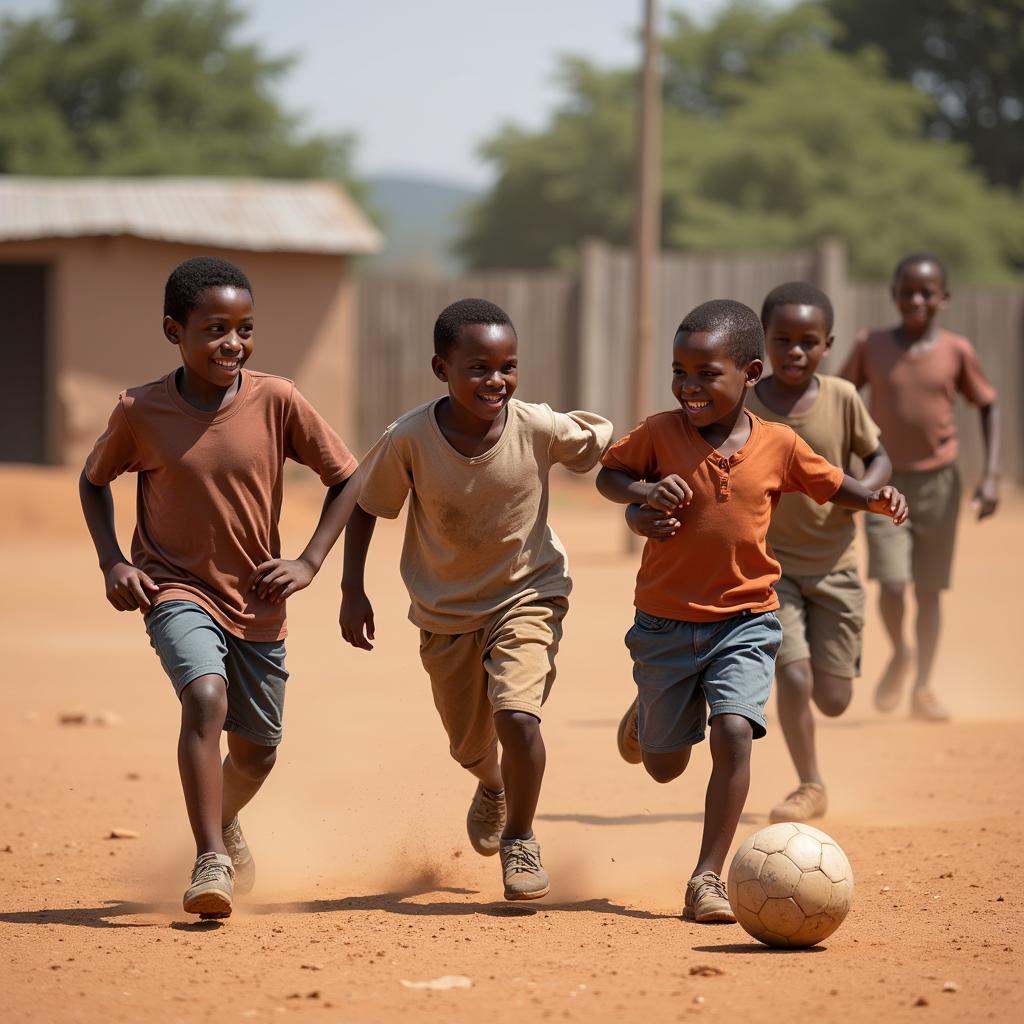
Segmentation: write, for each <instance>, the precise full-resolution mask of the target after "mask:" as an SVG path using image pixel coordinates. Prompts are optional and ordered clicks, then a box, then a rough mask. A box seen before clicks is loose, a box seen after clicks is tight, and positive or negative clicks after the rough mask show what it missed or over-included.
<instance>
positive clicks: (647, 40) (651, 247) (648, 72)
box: [631, 0, 661, 426]
mask: <svg viewBox="0 0 1024 1024" xmlns="http://www.w3.org/2000/svg"><path fill="white" fill-rule="evenodd" d="M657 17H658V13H657V2H656V0H644V37H643V38H644V57H643V70H642V72H641V75H640V113H639V118H638V124H637V129H638V130H637V152H636V184H635V189H634V207H633V364H634V366H635V367H636V372H635V376H634V378H633V408H632V413H633V424H631V426H632V425H635V424H637V423H639V422H640V420H642V419H643V417H644V416H645V415H646V414H647V413H648V411H649V407H648V402H649V400H650V382H651V372H652V349H653V341H654V325H653V314H654V302H655V289H654V277H655V274H656V272H657V267H656V260H657V257H658V251H659V249H660V247H661V76H660V74H659V68H658V58H659V54H658V26H657Z"/></svg>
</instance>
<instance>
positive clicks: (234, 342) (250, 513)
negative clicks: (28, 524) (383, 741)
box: [79, 257, 356, 917]
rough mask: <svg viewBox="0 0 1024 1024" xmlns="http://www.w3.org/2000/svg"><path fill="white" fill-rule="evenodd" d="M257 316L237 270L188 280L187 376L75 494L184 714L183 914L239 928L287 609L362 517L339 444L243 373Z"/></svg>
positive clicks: (145, 409)
mask: <svg viewBox="0 0 1024 1024" xmlns="http://www.w3.org/2000/svg"><path fill="white" fill-rule="evenodd" d="M254 315H255V314H254V308H253V297H252V287H251V286H250V284H249V280H248V278H247V277H246V276H245V275H244V274H243V273H242V271H241V270H239V269H238V267H236V266H234V265H233V264H231V263H228V262H226V261H225V260H221V259H216V258H213V257H196V258H194V259H190V260H186V261H185V262H184V263H182V264H181V265H180V266H178V267H176V268H175V270H174V271H173V273H172V274H171V275H170V277H169V278H168V280H167V285H166V289H165V295H164V320H163V331H164V335H165V337H166V338H167V340H168V341H170V342H172V343H173V344H174V345H175V346H176V347H177V349H178V353H179V355H180V358H181V361H182V365H181V366H180V367H179V368H178V369H177V370H173V371H171V372H170V373H168V374H167V375H166V376H164V377H161V378H160V379H159V380H156V381H153V382H152V383H150V384H143V385H142V386H141V387H135V388H129V389H128V390H127V391H124V392H122V393H121V395H120V397H119V398H118V402H117V405H116V406H115V407H114V411H113V412H112V413H111V415H110V423H109V425H108V427H107V429H106V431H105V432H104V434H103V435H102V436H101V437H100V438H99V440H97V442H96V445H95V447H94V448H93V450H92V453H91V454H90V456H89V459H88V461H87V462H86V465H85V469H84V471H83V473H82V478H81V482H80V485H79V490H80V494H81V499H82V509H83V511H84V513H85V519H86V522H87V524H88V526H89V532H90V534H91V535H92V539H93V542H94V544H95V545H96V553H97V555H98V557H99V562H100V568H101V570H102V571H103V575H104V580H105V584H106V591H107V600H108V601H110V603H111V604H112V605H113V606H114V607H115V608H116V609H118V610H119V611H141V612H142V614H143V621H144V623H145V626H146V632H147V633H148V634H149V640H150V644H151V645H152V647H153V649H154V651H155V652H156V653H157V655H158V656H159V658H160V661H161V663H162V665H163V667H164V670H165V671H166V672H167V675H168V676H169V677H170V680H171V683H172V685H173V686H174V691H175V694H176V695H177V697H178V699H179V701H180V702H181V733H180V737H179V740H178V769H179V772H180V774H181V785H182V790H183V792H184V796H185V807H186V809H187V811H188V817H189V822H190V823H191V825H192V832H193V835H194V836H195V841H196V861H195V865H194V867H193V870H192V884H191V885H190V886H189V888H188V889H187V891H186V892H185V896H184V899H183V906H184V909H185V910H186V911H187V912H189V913H193V914H200V915H204V916H208V917H226V916H227V915H229V914H230V913H231V909H232V905H233V899H234V896H235V895H239V894H242V893H245V892H247V891H248V890H249V889H251V888H252V885H253V881H254V877H255V867H254V864H253V858H252V855H251V853H250V852H249V847H248V845H247V844H246V841H245V837H244V836H243V835H242V830H241V828H240V826H239V824H238V812H239V811H240V810H241V809H242V808H243V807H244V806H245V805H246V804H247V803H248V802H249V801H250V800H251V799H252V798H253V797H254V796H255V795H256V792H257V791H258V790H259V788H260V786H262V784H263V782H264V780H265V779H266V778H267V775H268V774H269V772H270V770H271V768H272V767H273V765H274V761H275V758H276V753H277V746H278V744H279V743H280V742H281V736H282V716H283V712H284V695H285V684H286V682H287V679H288V672H287V671H286V669H285V649H284V637H285V600H286V599H287V598H289V597H291V596H292V595H293V594H295V593H297V592H298V591H300V590H302V589H303V588H304V587H307V586H309V584H310V582H311V581H312V579H313V577H314V576H315V575H316V573H317V572H318V571H319V569H320V566H321V565H322V564H323V560H324V558H325V557H326V556H327V553H328V552H329V551H330V550H331V547H332V545H333V544H334V542H335V541H336V540H337V538H338V535H339V534H340V533H341V531H342V529H343V528H344V526H345V523H346V521H347V520H348V517H349V514H350V513H351V511H352V507H353V505H354V504H355V489H354V487H353V486H352V485H349V484H348V481H349V480H350V479H351V477H352V474H353V473H354V472H355V469H356V460H355V459H354V458H353V456H352V454H351V452H349V450H348V449H347V448H346V447H345V445H344V444H343V443H342V441H341V439H340V438H339V437H338V435H337V434H335V432H334V431H333V430H332V429H331V427H330V426H329V425H328V424H327V423H326V422H325V421H324V420H323V419H322V418H321V417H320V416H319V415H318V413H317V412H316V410H315V409H313V407H312V406H311V405H310V404H309V402H307V401H306V399H305V398H303V397H302V395H301V394H300V393H299V392H298V390H297V389H296V387H295V385H294V384H293V383H292V382H291V381H290V380H286V379H285V378H283V377H275V376H272V375H271V374H266V373H257V372H253V371H251V370H248V369H246V368H245V364H246V362H247V361H248V359H249V357H250V356H251V355H252V352H253V338H254V333H255V330H254ZM285 459H292V460H293V461H295V462H298V463H300V464H302V465H305V466H309V467H310V469H312V470H313V471H314V472H316V474H317V475H318V476H319V477H320V480H321V481H322V483H323V484H324V486H325V487H326V488H327V494H326V497H325V499H324V505H323V512H322V514H321V516H320V521H319V523H318V524H317V527H316V529H315V531H314V533H313V536H312V537H311V539H310V541H309V543H308V544H307V545H306V547H305V550H304V551H303V552H302V554H300V555H299V557H298V558H295V559H287V558H282V557H281V538H280V534H279V531H278V519H279V517H280V513H281V498H282V490H283V483H284V462H285ZM122 473H135V474H136V475H137V477H138V494H139V497H138V504H137V516H136V518H137V522H136V527H135V536H134V538H133V540H132V553H131V560H130V561H129V559H128V558H127V557H125V555H124V554H123V552H122V551H121V548H120V545H119V544H118V540H117V534H116V532H115V530H114V506H113V500H112V498H111V493H110V483H111V481H112V480H114V479H115V478H116V477H118V476H120V475H121V474H122ZM222 731H225V732H227V734H228V739H227V747H228V752H227V756H226V757H225V758H224V762H223V765H222V764H221V759H220V737H221V732H222Z"/></svg>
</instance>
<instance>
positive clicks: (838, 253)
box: [357, 241, 1024, 483]
mask: <svg viewBox="0 0 1024 1024" xmlns="http://www.w3.org/2000/svg"><path fill="white" fill-rule="evenodd" d="M792 280H811V281H814V282H816V283H817V284H818V285H819V286H820V287H822V288H823V289H824V290H825V291H826V292H827V293H828V294H829V296H830V297H831V299H832V302H833V304H834V306H835V310H836V329H835V333H836V345H835V350H834V352H833V353H832V354H831V355H830V357H829V362H828V364H826V369H831V370H832V371H837V370H838V368H839V367H840V366H841V365H842V362H843V361H844V359H845V357H846V354H847V352H848V351H849V348H850V346H851V345H852V343H853V338H854V336H855V333H856V331H857V330H858V329H859V328H861V327H863V326H866V325H872V326H877V325H884V324H889V323H892V322H893V320H894V315H895V314H894V310H893V305H892V300H891V298H890V295H889V287H888V285H887V284H864V283H859V282H852V281H851V280H850V279H849V276H848V274H847V269H846V258H845V252H844V250H843V247H842V246H841V245H839V244H837V243H832V242H827V243H824V244H822V245H820V246H818V247H817V248H815V249H813V250H811V249H806V250H797V251H789V252H769V253H760V254H755V255H742V256H734V255H718V256H716V255H707V254H701V255H692V254H682V253H669V252H666V253H663V254H662V256H661V259H660V261H659V264H658V273H657V277H656V287H657V299H656V310H655V317H654V334H655V352H654V359H653V367H652V375H651V379H650V380H649V381H648V382H647V389H646V401H645V406H646V409H645V412H651V411H654V410H656V409H659V408H669V407H670V404H671V401H672V399H671V395H670V393H669V374H668V372H667V367H668V365H669V362H670V358H671V356H670V350H671V344H672V337H673V335H674V333H675V328H676V325H677V324H678V323H679V320H680V319H681V318H682V317H683V316H684V315H685V313H686V312H687V311H688V310H690V309H692V308H693V307H694V306H696V305H698V304H699V303H700V302H703V301H705V300H707V299H711V298H723V297H728V298H735V299H739V300H740V301H741V302H746V303H747V304H748V305H750V306H752V307H753V308H754V309H760V305H761V301H762V300H763V298H764V295H765V293H766V292H767V291H769V289H771V288H772V287H774V286H775V285H777V284H780V283H781V282H783V281H792ZM470 295H472V296H478V297H480V298H486V299H490V300H491V301H492V302H496V303H497V304H498V305H499V306H501V307H502V308H503V309H505V310H507V311H508V313H509V316H510V317H511V318H512V322H513V323H514V324H515V325H516V330H517V332H518V334H519V339H520V383H519V390H518V392H517V394H518V396H519V397H520V398H523V399H524V400H526V401H533V402H548V403H549V404H551V405H552V406H554V407H555V408H559V409H572V408H585V409H592V410H594V411H595V412H599V413H601V414H602V415H605V416H608V417H609V418H610V419H611V420H612V421H613V422H614V423H615V426H616V431H617V433H619V434H621V433H625V431H627V430H628V429H629V428H630V427H631V426H632V425H633V410H632V408H631V396H632V380H633V362H632V359H631V352H630V349H631V345H632V327H631V324H632V266H631V261H630V258H629V254H628V253H627V252H624V251H622V250H618V249H613V248H611V247H610V246H608V245H606V244H605V243H603V242H599V241H588V242H585V243H584V244H583V245H582V247H581V250H580V260H579V268H578V270H576V271H560V270H542V271H526V270H494V271H487V272H481V273H475V274H468V275H465V276H462V277H457V278H444V279H435V278H425V277H419V276H416V275H412V274H371V275H366V276H364V277H362V278H361V279H360V281H359V290H358V316H357V325H358V327H357V329H358V346H357V352H358V359H359V371H358V382H359V383H358V395H357V405H358V416H357V423H358V430H359V438H358V443H359V445H360V446H361V447H362V448H363V449H365V448H367V447H368V446H369V445H370V444H371V443H372V442H373V441H374V440H375V439H376V438H377V437H378V436H379V435H380V432H381V431H382V430H383V429H384V428H385V427H386V426H387V425H388V423H390V422H392V421H393V420H394V419H395V418H396V417H397V416H398V415H400V414H401V413H402V412H404V411H406V410H408V409H411V408H413V407H414V406H415V405H418V404H419V403H421V402H425V401H427V400H428V399H429V398H431V397H433V396H435V395H438V394H440V393H441V388H440V385H439V383H438V382H437V381H436V380H435V379H434V377H433V375H432V374H431V372H430V356H431V353H432V351H433V349H432V340H431V330H432V327H433V323H434V320H435V319H436V317H437V314H438V313H439V312H440V311H441V309H442V308H444V306H446V305H447V304H448V303H449V302H452V301H454V300H455V299H458V298H463V297H465V296H470ZM943 322H944V323H945V324H946V325H947V326H948V327H949V328H950V329H951V330H954V331H958V332H960V333H962V334H965V335H966V336H967V337H968V338H970V339H971V340H972V341H973V342H974V344H975V345H976V346H977V349H978V352H979V355H980V357H981V361H982V364H983V365H984V367H985V369H986V372H987V373H988V374H989V376H990V377H991V379H992V380H993V382H994V383H995V384H996V386H997V387H998V388H999V393H1000V405H1001V408H1002V410H1003V441H1004V444H1003V453H1004V456H1003V464H1004V468H1005V471H1006V475H1007V477H1008V478H1010V479H1013V480H1016V481H1017V482H1020V483H1024V354H1022V338H1024V290H1022V289H1020V288H1012V287H1010V288H963V289H957V290H956V291H955V293H954V295H953V301H952V302H951V303H950V306H949V308H948V310H947V311H946V313H945V314H944V315H943ZM958 419H959V422H960V428H961V436H962V438H963V448H962V456H961V465H962V467H963V469H964V472H965V475H966V477H967V479H968V482H971V477H972V476H973V475H975V474H976V473H977V472H978V470H979V468H980V465H981V444H980V434H979V430H978V424H977V415H976V414H975V412H974V410H972V409H970V408H969V407H965V406H964V405H963V403H960V409H959V411H958Z"/></svg>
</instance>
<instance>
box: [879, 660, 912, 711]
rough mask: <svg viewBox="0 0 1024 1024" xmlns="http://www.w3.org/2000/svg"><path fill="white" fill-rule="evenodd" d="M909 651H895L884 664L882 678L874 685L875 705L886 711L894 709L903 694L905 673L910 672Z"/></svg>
mask: <svg viewBox="0 0 1024 1024" xmlns="http://www.w3.org/2000/svg"><path fill="white" fill-rule="evenodd" d="M910 660H911V656H910V651H907V650H903V651H897V652H896V653H895V654H893V656H892V657H891V658H890V659H889V664H888V665H886V666H885V671H884V672H883V673H882V678H881V679H880V680H879V681H878V686H877V687H875V707H876V708H877V709H878V710H879V711H881V712H883V713H886V714H887V713H888V712H890V711H895V710H896V706H897V705H898V704H899V702H900V697H902V696H903V684H904V683H905V682H906V681H907V674H908V673H909V672H910Z"/></svg>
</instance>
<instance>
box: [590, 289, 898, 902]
mask: <svg viewBox="0 0 1024 1024" xmlns="http://www.w3.org/2000/svg"><path fill="white" fill-rule="evenodd" d="M763 360H764V331H763V329H762V327H761V321H760V319H759V318H758V316H757V314H756V313H755V312H754V311H753V310H752V309H750V308H749V307H747V306H744V305H743V304H742V303H739V302H733V301H731V300H728V299H716V300H713V301H711V302H706V303H704V304H703V305H700V306H698V307H697V308H696V309H694V310H693V311H692V312H691V313H690V314H688V315H687V316H686V317H685V318H684V320H683V321H682V323H681V324H680V325H679V329H678V330H677V332H676V336H675V339H674V341H673V344H672V393H673V394H674V395H675V397H676V400H677V401H678V402H679V405H680V408H679V409H677V410H675V411H674V412H665V413H659V414H656V415H654V416H651V417H649V418H648V419H646V420H645V421H644V422H643V423H641V424H640V425H639V426H638V427H636V428H635V429H634V430H633V431H632V432H631V433H629V434H628V435H627V436H626V437H624V438H622V439H621V440H620V441H618V442H616V444H614V445H612V447H611V448H609V449H608V451H607V452H606V453H605V455H604V458H603V459H602V462H603V465H604V468H603V469H602V470H601V472H600V474H599V475H598V479H597V486H598V489H599V490H600V491H601V493H602V494H603V495H604V496H605V497H606V498H609V499H610V500H612V501H617V502H621V503H623V504H628V505H639V508H637V509H635V510H632V511H631V513H630V520H631V525H632V526H633V527H634V528H635V529H636V531H637V532H639V533H642V534H643V535H644V536H646V537H648V541H647V544H646V545H645V546H644V552H643V560H642V562H641V566H640V571H639V572H638V574H637V581H636V599H635V605H636V618H635V621H634V624H633V627H632V628H631V629H630V630H629V632H628V633H627V634H626V645H627V647H628V648H629V652H630V655H631V656H632V658H633V679H634V680H635V682H636V684H637V699H636V701H635V702H634V705H633V706H632V707H631V708H630V710H629V711H628V712H627V714H626V716H625V718H624V719H623V725H622V726H621V727H620V739H621V740H622V742H621V743H620V747H621V748H622V752H623V756H625V757H627V760H632V761H642V762H643V765H644V767H645V768H646V769H647V772H648V774H649V775H650V776H651V777H652V778H654V779H655V780H656V781H658V782H670V781H671V780H672V779H675V778H677V777H678V776H679V775H680V774H682V772H683V771H684V770H685V768H686V766H687V763H688V762H689V760H690V752H691V750H692V748H693V746H694V744H696V743H699V742H700V741H701V740H702V739H703V738H704V730H705V725H706V723H707V720H708V719H709V718H710V721H711V757H712V762H713V767H712V771H711V779H710V781H709V783H708V790H707V798H706V802H705V816H704V832H703V837H702V841H701V848H700V853H699V855H698V858H697V864H696V867H695V868H694V871H693V873H692V876H691V878H690V880H689V881H688V882H687V885H686V895H685V899H684V905H683V916H684V917H686V918H690V919H692V920H696V921H700V922H709V921H734V920H735V918H734V916H733V914H732V910H731V909H730V906H729V900H728V897H727V895H726V892H725V886H724V883H723V882H722V878H721V872H722V868H723V865H724V864H725V857H726V854H727V853H728V851H729V846H730V844H731V843H732V840H733V836H734V835H735V833H736V826H737V824H738V822H739V818H740V814H741V812H742V811H743V804H744V802H745V801H746V796H747V790H748V788H749V784H750V750H751V741H752V740H753V739H756V738H759V737H761V736H763V735H764V734H765V718H764V706H765V703H766V702H767V700H768V694H769V691H770V687H771V679H772V674H773V672H774V668H775V653H776V651H777V650H778V647H779V643H780V641H781V639H782V627H781V626H780V625H779V620H778V618H777V617H776V616H775V609H776V608H778V607H779V601H778V598H777V597H776V596H775V591H774V589H773V584H774V583H775V582H776V580H778V578H779V573H780V570H779V563H778V562H777V561H776V560H775V558H774V557H773V556H772V554H771V550H770V548H769V547H768V545H767V541H766V537H767V533H768V525H769V523H770V521H771V515H772V511H773V510H774V508H775V506H776V504H777V503H778V500H779V497H780V495H781V494H782V493H783V492H787V491H802V492H803V493H804V494H807V495H808V496H810V497H811V498H813V499H814V500H815V501H817V502H818V503H819V504H823V503H824V502H826V501H832V502H833V503H835V504H838V505H841V506H843V507H845V508H852V509H860V510H866V511H870V512H875V513H877V514H879V515H884V516H888V517H889V518H891V519H892V520H893V522H894V523H896V524H899V523H901V522H902V521H903V520H904V519H905V518H906V514H907V509H906V502H905V500H904V498H903V496H902V495H901V494H900V493H899V492H898V491H896V490H895V489H894V488H891V487H882V488H880V489H878V490H875V491H870V490H868V489H867V488H865V487H864V486H863V485H862V484H861V483H859V482H858V481H857V480H855V479H854V478H853V477H850V476H848V475H847V474H846V473H844V472H843V470H842V469H840V468H839V467H837V466H833V465H832V464H831V463H830V462H828V461H827V460H826V459H824V458H822V457H821V456H820V455H817V454H815V453H814V452H813V451H812V450H811V448H810V447H809V446H808V445H807V443H806V442H805V441H803V440H802V439H801V438H799V437H798V436H797V435H796V434H795V433H794V432H793V431H792V430H791V429H790V428H789V427H786V426H783V425H782V424H777V423H768V422H766V421H764V420H762V419H760V418H758V417H757V416H754V415H752V414H751V413H749V412H747V410H746V409H745V408H744V403H745V401H746V397H747V393H748V392H749V391H750V389H751V388H753V386H754V385H755V384H756V383H757V381H758V379H759V378H760V376H761V373H762V371H763V369H764V361H763Z"/></svg>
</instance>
